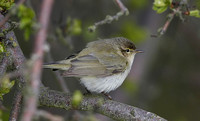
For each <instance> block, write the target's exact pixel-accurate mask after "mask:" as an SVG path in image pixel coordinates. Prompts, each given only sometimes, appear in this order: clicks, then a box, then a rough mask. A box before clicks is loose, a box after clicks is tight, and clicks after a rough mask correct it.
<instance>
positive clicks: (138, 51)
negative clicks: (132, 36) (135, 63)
mask: <svg viewBox="0 0 200 121" xmlns="http://www.w3.org/2000/svg"><path fill="white" fill-rule="evenodd" d="M135 52H136V53H143V51H142V50H135Z"/></svg>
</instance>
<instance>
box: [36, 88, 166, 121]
mask: <svg viewBox="0 0 200 121" xmlns="http://www.w3.org/2000/svg"><path fill="white" fill-rule="evenodd" d="M40 92H41V93H40V95H39V103H40V105H42V106H48V107H57V108H63V109H66V110H82V111H94V112H97V113H100V114H103V115H105V116H108V117H110V118H113V119H115V120H120V121H121V120H125V121H150V120H151V121H166V119H163V118H161V117H159V116H157V115H156V114H153V113H151V112H147V111H144V110H142V109H139V108H136V107H133V106H130V105H126V104H123V103H120V102H116V101H113V100H108V99H105V98H102V97H101V96H98V95H96V96H93V95H88V96H85V97H84V98H83V100H82V102H81V103H80V105H79V106H78V107H73V105H72V97H71V95H70V94H69V93H62V92H58V91H54V90H49V89H46V88H42V89H41V91H40Z"/></svg>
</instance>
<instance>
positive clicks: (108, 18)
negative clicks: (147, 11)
mask: <svg viewBox="0 0 200 121" xmlns="http://www.w3.org/2000/svg"><path fill="white" fill-rule="evenodd" d="M115 2H116V3H117V5H118V6H119V8H120V11H119V12H118V13H117V14H116V15H114V16H110V15H107V16H106V18H105V19H104V20H102V21H99V22H96V23H94V25H92V26H90V27H88V29H89V31H90V32H94V31H95V30H96V28H97V27H98V26H100V25H103V24H110V23H111V22H112V21H114V20H116V21H117V20H118V19H119V17H121V16H123V15H128V14H129V11H128V9H127V8H126V7H125V6H124V4H123V3H122V2H121V1H120V0H115Z"/></svg>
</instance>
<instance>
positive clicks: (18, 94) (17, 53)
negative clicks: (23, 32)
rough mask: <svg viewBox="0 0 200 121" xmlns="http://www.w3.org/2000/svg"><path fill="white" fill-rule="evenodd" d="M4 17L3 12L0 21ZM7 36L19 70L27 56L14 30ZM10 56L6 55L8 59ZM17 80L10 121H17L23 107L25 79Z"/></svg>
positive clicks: (13, 58)
mask: <svg viewBox="0 0 200 121" xmlns="http://www.w3.org/2000/svg"><path fill="white" fill-rule="evenodd" d="M3 19H5V18H4V16H3V15H2V14H0V21H2V20H3ZM9 28H10V24H9V23H8V22H7V23H5V24H4V26H2V27H0V29H1V31H2V30H7V29H9ZM5 36H6V39H5V41H7V43H11V44H9V45H7V46H6V50H7V52H8V53H9V55H10V56H9V57H11V58H12V61H13V64H14V66H15V68H16V69H17V70H18V71H19V70H20V69H21V68H22V65H23V63H24V62H25V57H24V55H23V53H22V50H21V48H20V47H19V44H18V42H17V39H16V36H15V34H14V32H13V31H10V32H8V33H6V35H5ZM10 39H11V40H10ZM13 45H15V46H13ZM9 57H7V56H6V58H7V59H8V58H9ZM7 61H11V60H7ZM8 63H10V62H8ZM3 68H4V69H5V66H3ZM4 71H5V70H4ZM17 80H19V81H18V82H19V84H18V86H17V90H16V91H15V96H14V99H13V106H12V109H11V113H10V118H9V121H16V120H17V119H18V116H19V111H20V108H21V100H22V88H23V84H24V79H23V77H19V78H17Z"/></svg>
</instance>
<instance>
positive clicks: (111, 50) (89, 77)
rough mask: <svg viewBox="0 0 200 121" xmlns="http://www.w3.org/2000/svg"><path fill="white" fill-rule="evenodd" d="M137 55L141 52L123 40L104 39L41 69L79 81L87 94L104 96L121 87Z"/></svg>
mask: <svg viewBox="0 0 200 121" xmlns="http://www.w3.org/2000/svg"><path fill="white" fill-rule="evenodd" d="M139 52H142V51H137V50H136V47H135V45H134V44H133V42H131V41H130V40H128V39H126V38H123V37H116V38H111V39H103V40H97V41H93V42H90V43H88V44H87V46H86V48H84V49H83V50H82V51H80V52H79V53H78V54H76V55H71V56H69V57H68V58H67V59H65V60H61V61H57V62H53V63H49V64H44V66H43V67H44V68H51V69H58V70H63V71H64V72H63V73H62V74H61V75H62V76H65V77H79V78H80V82H81V84H82V85H84V86H85V87H86V89H87V90H88V91H90V92H95V93H104V94H107V93H109V92H110V91H112V90H115V89H116V88H118V87H119V86H120V85H121V84H122V83H123V81H124V80H125V78H126V77H127V75H128V73H129V72H130V70H131V66H132V63H133V60H134V57H135V55H136V53H139Z"/></svg>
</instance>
